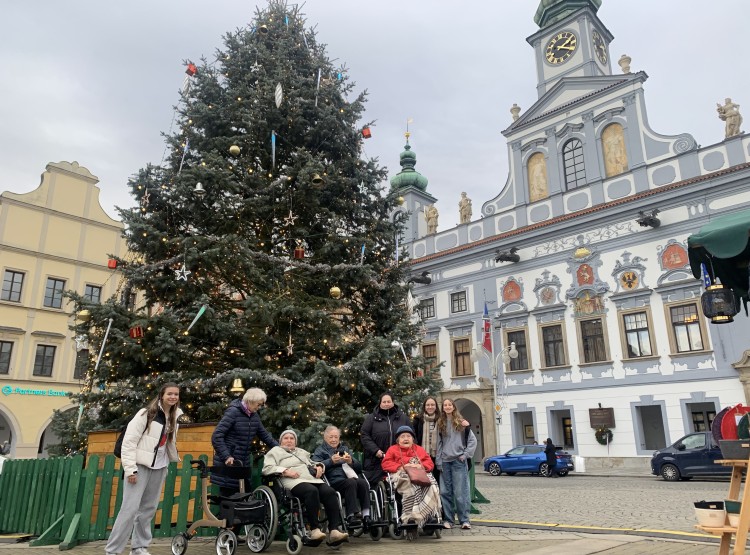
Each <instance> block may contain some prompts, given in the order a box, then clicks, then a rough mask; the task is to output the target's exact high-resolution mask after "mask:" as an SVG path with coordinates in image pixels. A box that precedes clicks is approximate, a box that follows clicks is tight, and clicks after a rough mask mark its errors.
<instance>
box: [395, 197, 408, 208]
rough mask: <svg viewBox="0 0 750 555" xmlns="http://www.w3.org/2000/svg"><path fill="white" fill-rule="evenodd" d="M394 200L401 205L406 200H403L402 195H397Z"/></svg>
mask: <svg viewBox="0 0 750 555" xmlns="http://www.w3.org/2000/svg"><path fill="white" fill-rule="evenodd" d="M396 202H397V203H398V205H399V206H403V205H404V203H405V202H406V200H404V197H398V198H397V199H396Z"/></svg>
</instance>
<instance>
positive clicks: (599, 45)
mask: <svg viewBox="0 0 750 555" xmlns="http://www.w3.org/2000/svg"><path fill="white" fill-rule="evenodd" d="M591 40H592V42H593V43H594V52H596V57H597V58H599V61H600V62H601V63H602V65H606V64H607V45H606V44H604V39H603V38H602V36H601V35H600V34H599V33H597V32H596V31H594V32H593V33H592V34H591Z"/></svg>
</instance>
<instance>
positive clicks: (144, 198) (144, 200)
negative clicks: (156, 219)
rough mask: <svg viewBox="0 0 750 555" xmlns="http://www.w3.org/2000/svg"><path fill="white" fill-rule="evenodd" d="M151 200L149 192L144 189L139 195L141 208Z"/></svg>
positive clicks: (146, 205)
mask: <svg viewBox="0 0 750 555" xmlns="http://www.w3.org/2000/svg"><path fill="white" fill-rule="evenodd" d="M149 202H151V193H149V192H148V191H146V192H145V193H144V194H143V196H142V197H141V208H143V209H144V210H145V209H146V208H148V203H149Z"/></svg>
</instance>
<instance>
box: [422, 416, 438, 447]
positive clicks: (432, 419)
mask: <svg viewBox="0 0 750 555" xmlns="http://www.w3.org/2000/svg"><path fill="white" fill-rule="evenodd" d="M422 422H423V424H422V447H423V448H424V450H425V451H427V452H428V453H429V454H430V456H431V457H435V452H436V450H437V413H435V414H433V415H432V416H430V415H429V414H427V413H425V414H422ZM430 428H432V429H430Z"/></svg>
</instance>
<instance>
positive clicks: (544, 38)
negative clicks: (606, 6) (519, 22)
mask: <svg viewBox="0 0 750 555" xmlns="http://www.w3.org/2000/svg"><path fill="white" fill-rule="evenodd" d="M601 3H602V0H541V2H540V4H539V7H538V8H537V11H536V15H535V16H534V22H535V23H536V24H537V25H539V31H537V32H536V33H534V34H533V35H531V36H530V37H528V38H527V39H526V40H527V41H528V42H529V44H531V45H532V46H533V47H534V52H535V57H536V68H537V83H538V84H537V92H538V94H539V97H542V96H543V95H544V94H545V93H546V92H547V91H549V90H550V89H551V88H552V87H553V86H554V85H555V84H556V83H557V82H558V81H560V79H562V78H563V77H581V76H585V77H591V76H599V75H611V74H612V65H611V59H610V53H609V43H610V42H611V41H612V39H613V38H614V37H613V36H612V33H610V32H609V31H608V30H607V28H606V27H605V26H604V24H603V23H602V22H601V21H600V20H599V18H598V17H597V15H596V12H597V11H598V10H599V6H601Z"/></svg>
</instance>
